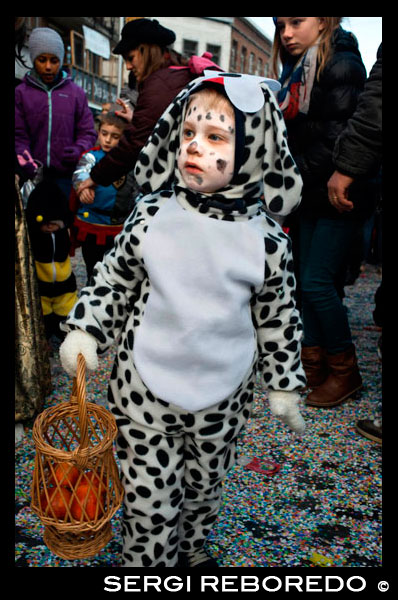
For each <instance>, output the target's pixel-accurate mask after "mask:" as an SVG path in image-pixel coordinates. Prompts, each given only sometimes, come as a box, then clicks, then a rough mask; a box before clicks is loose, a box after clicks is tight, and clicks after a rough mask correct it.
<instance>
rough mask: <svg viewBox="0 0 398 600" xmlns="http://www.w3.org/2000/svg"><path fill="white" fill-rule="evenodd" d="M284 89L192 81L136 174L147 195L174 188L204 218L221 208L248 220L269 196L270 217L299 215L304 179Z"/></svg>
mask: <svg viewBox="0 0 398 600" xmlns="http://www.w3.org/2000/svg"><path fill="white" fill-rule="evenodd" d="M267 81H269V84H268V83H267ZM274 84H275V85H274ZM279 87H280V86H279V84H278V83H277V82H276V81H271V80H266V81H264V80H263V78H261V77H254V76H253V75H243V74H239V73H223V72H215V73H214V72H213V71H207V72H206V73H205V75H204V76H203V77H198V78H197V80H194V81H192V82H190V83H189V84H188V85H187V86H186V88H184V89H183V90H181V92H180V93H179V94H178V95H177V96H176V98H175V99H174V100H173V102H172V103H171V104H170V105H169V106H168V108H167V109H166V110H165V112H164V113H163V115H162V116H161V118H160V119H159V121H158V123H157V124H156V126H155V128H154V130H153V132H152V135H151V136H150V137H149V139H148V141H147V143H146V145H145V146H144V148H143V149H142V151H141V153H140V155H139V156H138V159H137V162H136V166H135V170H134V175H135V179H136V182H137V183H138V185H139V186H140V187H141V188H142V191H143V192H144V193H152V192H156V191H160V190H163V189H164V190H166V189H167V190H168V189H170V188H173V189H174V190H175V192H176V194H177V196H178V197H181V198H185V199H186V201H187V202H188V203H190V204H192V205H193V206H200V211H201V212H203V213H205V212H208V211H209V210H210V207H213V208H215V209H216V210H221V211H224V212H231V211H234V210H238V211H239V212H241V213H242V214H243V213H245V212H247V210H248V208H249V207H250V206H252V205H255V204H256V205H257V204H259V202H260V198H261V197H262V196H263V197H264V204H265V206H266V208H267V210H268V211H269V212H270V213H274V214H276V215H285V214H288V212H291V211H292V210H293V208H295V207H296V206H297V205H298V204H299V202H300V193H301V187H302V180H301V178H300V175H299V173H298V169H297V167H296V165H295V163H294V161H293V159H292V157H291V155H290V152H289V148H288V144H287V133H286V126H285V124H284V120H283V116H282V113H281V111H280V108H279V106H278V102H277V100H276V97H275V95H274V94H273V91H272V90H273V89H274V90H275V89H279ZM207 88H209V89H210V88H212V89H213V88H214V90H217V91H216V93H214V92H213V91H212V92H209V91H204V90H205V89H206V90H207ZM218 90H220V92H218Z"/></svg>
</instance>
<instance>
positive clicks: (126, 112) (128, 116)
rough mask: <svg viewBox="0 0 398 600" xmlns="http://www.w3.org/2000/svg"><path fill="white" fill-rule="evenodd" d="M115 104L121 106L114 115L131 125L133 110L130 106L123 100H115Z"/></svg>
mask: <svg viewBox="0 0 398 600" xmlns="http://www.w3.org/2000/svg"><path fill="white" fill-rule="evenodd" d="M116 104H119V105H120V106H121V110H116V111H115V115H117V116H118V117H122V119H125V120H126V121H128V122H129V123H131V121H132V118H133V109H132V108H131V106H130V105H129V104H128V103H127V102H124V100H122V99H121V98H117V100H116Z"/></svg>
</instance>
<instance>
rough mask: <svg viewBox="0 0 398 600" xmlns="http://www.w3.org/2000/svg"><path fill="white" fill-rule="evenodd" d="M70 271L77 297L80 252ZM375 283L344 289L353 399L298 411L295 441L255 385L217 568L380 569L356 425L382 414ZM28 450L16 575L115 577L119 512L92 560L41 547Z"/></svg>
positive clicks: (368, 462)
mask: <svg viewBox="0 0 398 600" xmlns="http://www.w3.org/2000/svg"><path fill="white" fill-rule="evenodd" d="M73 267H74V270H75V274H76V277H77V280H78V285H79V287H81V286H82V285H83V284H84V282H85V270H84V265H83V264H82V260H81V255H80V251H78V252H77V253H76V257H75V258H74V259H73ZM380 281H381V274H380V273H379V271H378V269H377V268H376V267H374V266H372V265H367V266H366V270H365V272H364V273H363V276H361V277H360V278H358V279H357V281H356V282H355V284H354V285H353V286H349V287H346V288H345V291H346V299H345V305H346V306H347V309H348V314H349V318H350V323H351V327H352V332H353V337H354V342H355V345H356V347H357V353H358V360H359V365H360V369H361V373H362V377H363V380H364V389H363V392H362V395H361V398H360V399H358V400H349V401H347V402H345V403H344V404H343V405H341V406H338V407H336V408H333V409H328V410H321V409H317V408H313V407H306V406H305V404H304V397H305V395H304V394H303V398H302V413H303V416H304V418H305V420H306V423H307V430H306V433H305V435H304V436H303V437H299V436H296V435H294V434H292V433H290V431H289V430H288V428H287V427H286V426H285V425H283V424H282V423H280V422H279V421H277V420H276V419H274V418H273V417H272V415H271V413H270V411H269V407H268V402H267V396H266V394H265V393H264V392H263V391H262V389H261V387H260V385H259V384H257V385H256V388H255V401H254V408H253V413H252V416H251V418H250V419H249V421H248V424H247V427H246V429H245V431H244V433H243V434H242V436H241V437H240V439H239V442H238V454H239V456H240V457H241V460H240V461H239V462H238V463H237V464H236V465H235V467H234V468H233V469H232V470H231V471H230V473H229V475H228V477H227V478H226V480H225V481H224V485H223V503H222V507H221V510H220V513H219V515H218V519H217V521H216V524H215V526H214V527H213V529H212V531H211V533H210V535H209V538H208V541H207V550H208V552H209V553H210V554H211V555H212V556H214V557H215V558H216V559H217V560H218V562H219V565H220V566H221V567H320V566H333V567H380V566H382V562H381V560H382V559H381V555H382V545H381V516H382V513H381V458H382V453H381V447H380V446H379V445H378V444H375V443H373V442H371V441H369V440H367V439H366V438H364V437H362V436H361V435H359V434H358V433H357V432H356V429H355V423H356V421H357V420H358V419H367V418H374V417H376V416H378V415H380V412H381V364H380V360H379V358H378V355H377V342H378V338H379V336H380V331H379V330H378V329H377V328H376V327H374V322H373V315H372V313H373V309H374V294H375V291H376V289H377V287H378V285H379V283H380ZM113 356H114V352H109V353H108V354H107V355H106V356H102V357H100V368H99V369H98V371H97V372H96V373H94V374H92V375H90V377H89V378H88V380H87V398H88V400H90V401H92V402H94V401H95V402H97V403H99V404H103V405H104V406H106V403H107V400H106V397H107V380H108V377H109V374H110V372H111V368H112V363H113ZM52 375H53V388H54V389H53V392H52V394H51V395H50V396H49V397H48V398H47V399H46V407H47V406H51V405H53V404H55V403H57V402H59V401H61V400H62V401H64V400H67V399H68V398H69V395H70V390H71V381H70V378H69V377H68V376H67V375H66V374H65V372H64V371H63V369H62V367H61V365H60V362H59V353H58V348H57V347H55V348H54V350H53V357H52ZM253 459H255V460H254V463H255V464H256V463H258V461H260V462H261V463H262V464H266V465H267V464H271V463H272V464H277V465H278V466H279V467H280V469H279V471H278V472H277V473H275V474H273V475H272V476H267V475H266V474H264V473H261V472H257V471H256V470H250V469H247V468H245V465H247V464H248V462H250V460H253ZM33 460H34V447H33V442H32V431H31V425H30V426H26V424H25V427H24V435H23V436H22V438H21V439H20V440H19V441H17V442H16V531H17V534H16V546H15V560H16V563H15V564H16V566H17V567H76V566H93V567H96V566H98V567H118V566H120V550H121V510H120V511H119V512H118V513H117V514H116V515H115V517H114V519H113V521H112V529H113V533H114V536H113V539H112V540H111V542H110V543H109V544H108V545H107V546H106V547H105V548H104V549H103V550H102V551H101V552H100V553H99V554H98V555H97V556H95V557H94V558H91V559H87V560H73V561H67V560H64V559H61V558H59V557H57V556H55V555H54V554H53V553H52V552H51V551H50V550H48V548H47V547H46V546H45V545H44V542H43V540H42V534H43V526H42V525H41V523H40V521H39V519H38V517H37V516H36V515H35V514H34V513H33V512H32V511H31V509H30V506H29V503H30V498H29V495H30V492H29V486H30V481H31V476H32V469H33Z"/></svg>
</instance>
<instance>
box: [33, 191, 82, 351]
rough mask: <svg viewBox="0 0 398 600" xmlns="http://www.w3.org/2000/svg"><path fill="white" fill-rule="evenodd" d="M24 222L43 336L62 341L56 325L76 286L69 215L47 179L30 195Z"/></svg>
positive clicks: (71, 303)
mask: <svg viewBox="0 0 398 600" xmlns="http://www.w3.org/2000/svg"><path fill="white" fill-rule="evenodd" d="M26 219H27V222H28V228H29V237H30V241H31V245H32V252H33V256H34V259H35V265H36V272H37V278H38V282H39V293H40V298H41V306H42V311H43V316H44V325H45V329H46V337H47V339H50V338H51V336H52V335H54V336H55V337H57V338H59V339H63V337H64V333H63V332H62V331H61V330H60V329H59V325H60V323H61V322H62V321H64V320H65V317H66V315H67V314H68V313H69V312H70V310H71V309H72V308H73V306H74V305H75V303H76V302H77V286H76V278H75V275H74V273H73V271H72V264H71V260H70V256H69V251H70V245H71V242H70V238H69V230H68V228H69V227H70V225H71V213H70V212H69V209H68V205H67V200H66V198H65V196H64V195H63V194H62V192H61V191H60V190H59V188H58V186H57V185H56V184H55V183H53V182H52V181H51V180H44V181H42V182H41V183H39V184H38V185H37V186H36V188H35V189H34V190H33V191H32V193H31V194H30V196H29V199H28V205H27V208H26Z"/></svg>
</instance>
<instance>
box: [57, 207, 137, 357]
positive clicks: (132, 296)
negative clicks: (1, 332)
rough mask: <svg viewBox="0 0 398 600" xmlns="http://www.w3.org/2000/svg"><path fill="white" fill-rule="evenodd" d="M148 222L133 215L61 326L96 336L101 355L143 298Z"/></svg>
mask: <svg viewBox="0 0 398 600" xmlns="http://www.w3.org/2000/svg"><path fill="white" fill-rule="evenodd" d="M137 206H138V205H137ZM145 220H146V219H145V216H143V215H142V213H141V212H140V210H139V209H138V208H136V209H135V210H134V211H133V212H132V214H131V215H130V217H129V218H128V219H127V220H126V222H125V225H124V228H123V230H122V231H121V233H120V234H119V235H118V236H117V237H116V238H115V245H114V247H113V248H112V250H110V251H109V252H108V253H106V254H105V256H104V258H103V260H102V262H100V263H97V265H96V266H95V268H94V272H93V276H92V278H91V280H90V284H89V285H88V286H87V287H85V288H83V289H82V291H81V294H80V298H79V300H78V302H77V303H76V304H75V306H74V308H73V310H72V311H71V312H70V313H69V315H68V317H67V318H66V321H65V323H64V325H63V326H62V328H63V330H64V331H66V332H68V331H71V330H73V329H82V330H84V331H87V332H88V333H90V334H91V335H93V336H94V337H95V338H96V340H97V343H98V351H99V353H103V352H105V351H106V350H108V349H109V348H110V347H111V345H112V344H113V343H115V341H116V340H117V339H118V338H119V336H120V334H121V332H122V330H123V328H124V326H125V323H126V321H127V320H128V318H129V317H130V316H131V315H132V314H133V310H134V304H135V302H136V300H137V299H138V297H139V295H140V290H141V285H142V282H143V280H144V278H145V269H144V265H143V261H142V258H141V256H140V246H141V243H142V239H143V237H144V235H145V233H144V229H145V230H146V226H145Z"/></svg>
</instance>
